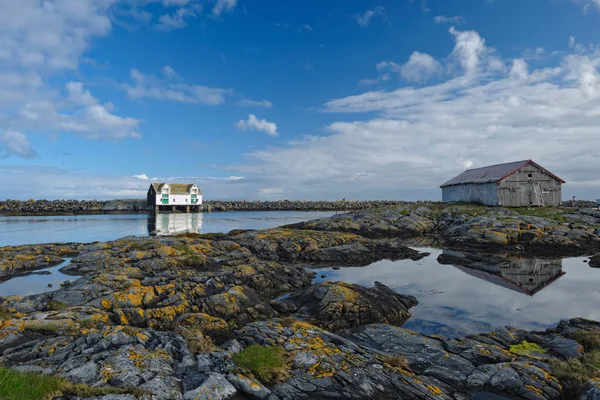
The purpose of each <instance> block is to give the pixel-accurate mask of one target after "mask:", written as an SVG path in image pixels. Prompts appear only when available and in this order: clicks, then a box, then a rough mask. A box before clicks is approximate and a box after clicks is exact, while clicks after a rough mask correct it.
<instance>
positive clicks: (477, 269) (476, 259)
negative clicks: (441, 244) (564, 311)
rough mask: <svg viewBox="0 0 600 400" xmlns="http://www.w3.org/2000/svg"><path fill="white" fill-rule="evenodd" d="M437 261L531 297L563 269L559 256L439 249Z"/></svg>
mask: <svg viewBox="0 0 600 400" xmlns="http://www.w3.org/2000/svg"><path fill="white" fill-rule="evenodd" d="M437 261H438V262H439V263H440V264H446V265H453V266H455V267H456V268H458V269H460V270H461V271H463V272H465V273H467V274H469V275H471V276H474V277H476V278H479V279H483V280H486V281H488V282H491V283H494V284H496V285H499V286H502V287H505V288H507V289H510V290H514V291H517V292H520V293H524V294H527V295H530V296H533V295H534V294H536V293H537V292H539V291H540V290H542V289H543V288H545V287H546V286H548V285H550V284H551V283H553V282H554V281H556V280H557V279H558V278H560V277H561V276H563V275H564V274H565V272H564V271H563V269H562V263H563V262H562V259H541V258H513V257H501V256H485V255H479V254H468V253H462V252H457V251H452V250H443V252H442V254H441V255H440V256H439V257H438V259H437Z"/></svg>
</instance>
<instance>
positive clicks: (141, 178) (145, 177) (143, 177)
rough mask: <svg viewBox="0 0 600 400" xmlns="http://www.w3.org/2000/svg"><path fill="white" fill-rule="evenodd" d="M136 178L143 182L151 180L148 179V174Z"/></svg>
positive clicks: (138, 175)
mask: <svg viewBox="0 0 600 400" xmlns="http://www.w3.org/2000/svg"><path fill="white" fill-rule="evenodd" d="M133 177H134V178H136V179H140V180H142V181H149V180H150V178H148V175H146V174H137V175H133Z"/></svg>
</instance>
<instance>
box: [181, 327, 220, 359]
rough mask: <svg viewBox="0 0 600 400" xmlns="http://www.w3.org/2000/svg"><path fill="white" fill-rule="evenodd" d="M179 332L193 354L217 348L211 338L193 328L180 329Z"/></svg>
mask: <svg viewBox="0 0 600 400" xmlns="http://www.w3.org/2000/svg"><path fill="white" fill-rule="evenodd" d="M179 333H180V334H181V336H183V338H184V339H185V340H186V342H187V344H188V347H189V349H190V351H191V352H192V353H194V354H198V353H208V352H212V351H215V350H217V347H216V346H215V345H214V343H213V341H212V339H211V338H210V337H209V336H205V335H203V334H202V332H200V331H197V330H194V329H181V330H179Z"/></svg>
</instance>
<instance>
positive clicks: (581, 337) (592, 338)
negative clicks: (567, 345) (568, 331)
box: [573, 331, 600, 352]
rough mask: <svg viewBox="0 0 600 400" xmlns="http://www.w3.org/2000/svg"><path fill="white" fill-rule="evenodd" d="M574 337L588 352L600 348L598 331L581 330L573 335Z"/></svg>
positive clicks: (599, 333)
mask: <svg viewBox="0 0 600 400" xmlns="http://www.w3.org/2000/svg"><path fill="white" fill-rule="evenodd" d="M573 339H574V340H575V341H577V342H578V343H580V344H581V345H582V346H583V348H584V351H586V352H590V351H593V350H600V332H598V331H579V332H577V333H576V334H575V335H573Z"/></svg>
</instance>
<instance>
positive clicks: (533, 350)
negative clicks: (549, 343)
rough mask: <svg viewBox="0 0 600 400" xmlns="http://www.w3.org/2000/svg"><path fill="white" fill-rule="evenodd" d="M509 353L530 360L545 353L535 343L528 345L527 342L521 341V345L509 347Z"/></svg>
mask: <svg viewBox="0 0 600 400" xmlns="http://www.w3.org/2000/svg"><path fill="white" fill-rule="evenodd" d="M510 352H511V353H513V354H518V355H520V356H526V357H532V358H539V357H540V356H544V355H545V354H546V353H547V351H546V350H545V349H544V348H543V347H540V346H538V345H537V344H535V343H530V342H528V341H527V340H523V343H521V344H513V345H512V346H510Z"/></svg>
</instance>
